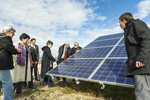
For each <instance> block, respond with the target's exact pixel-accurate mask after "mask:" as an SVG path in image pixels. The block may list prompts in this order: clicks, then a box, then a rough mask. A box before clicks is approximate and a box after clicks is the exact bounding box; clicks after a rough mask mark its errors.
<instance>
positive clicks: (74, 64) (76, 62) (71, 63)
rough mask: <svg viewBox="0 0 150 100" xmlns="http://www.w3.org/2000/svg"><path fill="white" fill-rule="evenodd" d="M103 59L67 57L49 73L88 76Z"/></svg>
mask: <svg viewBox="0 0 150 100" xmlns="http://www.w3.org/2000/svg"><path fill="white" fill-rule="evenodd" d="M101 61H102V60H101V59H67V60H65V61H64V62H62V63H61V64H59V65H58V67H56V68H54V69H53V70H51V71H50V72H48V74H53V75H61V76H68V77H75V78H88V77H89V76H90V75H91V73H92V72H93V71H94V70H95V68H96V67H97V66H98V65H99V63H100V62H101Z"/></svg>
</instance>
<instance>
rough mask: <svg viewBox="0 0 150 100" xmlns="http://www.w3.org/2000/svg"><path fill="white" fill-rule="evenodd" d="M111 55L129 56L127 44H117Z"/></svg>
mask: <svg viewBox="0 0 150 100" xmlns="http://www.w3.org/2000/svg"><path fill="white" fill-rule="evenodd" d="M109 57H127V54H126V49H125V45H122V46H117V47H116V48H115V49H114V50H113V52H112V53H111V54H110V55H109Z"/></svg>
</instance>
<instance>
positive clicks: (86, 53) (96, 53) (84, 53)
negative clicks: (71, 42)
mask: <svg viewBox="0 0 150 100" xmlns="http://www.w3.org/2000/svg"><path fill="white" fill-rule="evenodd" d="M112 48H113V47H104V48H95V49H86V50H85V49H82V50H81V51H80V52H77V53H75V54H74V55H72V56H71V57H70V58H103V57H105V56H106V54H107V53H108V52H109V51H110V50H111V49H112Z"/></svg>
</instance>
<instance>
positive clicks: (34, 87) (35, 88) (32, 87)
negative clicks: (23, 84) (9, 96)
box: [28, 86, 36, 89]
mask: <svg viewBox="0 0 150 100" xmlns="http://www.w3.org/2000/svg"><path fill="white" fill-rule="evenodd" d="M28 88H31V89H36V88H35V87H34V86H32V87H28Z"/></svg>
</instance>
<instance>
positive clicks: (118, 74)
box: [92, 59, 133, 85]
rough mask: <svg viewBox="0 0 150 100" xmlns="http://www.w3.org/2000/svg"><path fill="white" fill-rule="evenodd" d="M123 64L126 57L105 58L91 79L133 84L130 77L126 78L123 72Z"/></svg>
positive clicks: (124, 64)
mask: <svg viewBox="0 0 150 100" xmlns="http://www.w3.org/2000/svg"><path fill="white" fill-rule="evenodd" d="M125 66H126V59H107V60H106V61H105V62H104V63H103V64H102V65H101V67H100V68H99V69H98V71H97V72H96V73H95V75H94V76H93V77H92V80H98V81H105V82H113V83H120V84H127V85H133V81H132V79H130V78H127V77H126V76H125V74H124V72H125V69H126V67H125Z"/></svg>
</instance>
